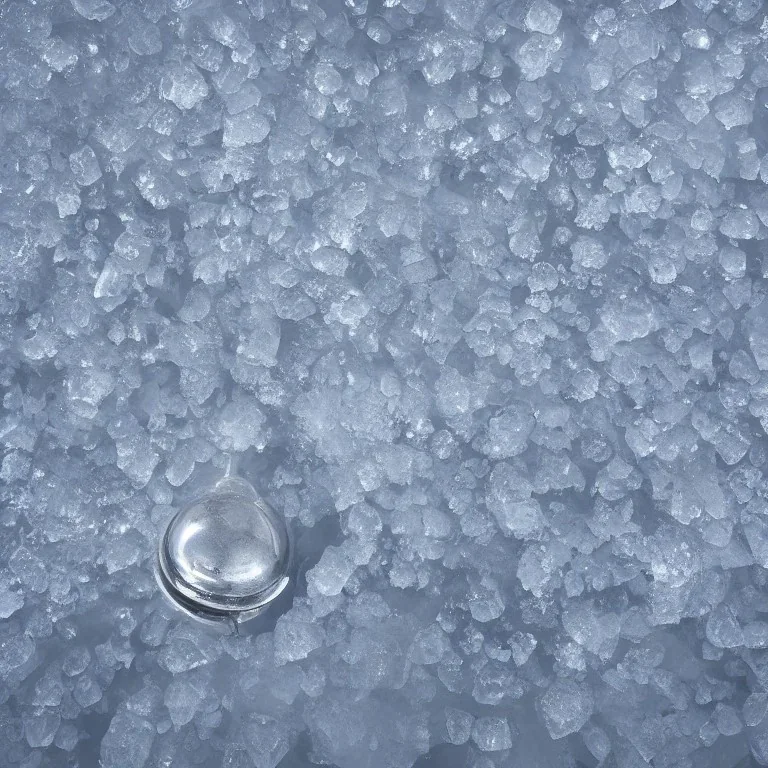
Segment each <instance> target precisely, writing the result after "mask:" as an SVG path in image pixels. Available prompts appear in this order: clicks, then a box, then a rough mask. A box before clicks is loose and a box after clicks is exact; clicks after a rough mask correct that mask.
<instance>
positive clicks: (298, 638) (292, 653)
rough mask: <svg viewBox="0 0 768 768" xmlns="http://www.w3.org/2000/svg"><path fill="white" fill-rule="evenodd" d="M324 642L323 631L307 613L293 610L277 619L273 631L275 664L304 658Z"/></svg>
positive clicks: (279, 664) (280, 664)
mask: <svg viewBox="0 0 768 768" xmlns="http://www.w3.org/2000/svg"><path fill="white" fill-rule="evenodd" d="M324 642H325V631H324V630H323V628H322V626H321V625H320V624H319V623H317V622H316V621H315V620H314V618H313V617H312V616H311V615H310V614H309V613H306V614H305V613H303V612H298V611H296V610H295V609H294V611H292V612H290V613H287V614H285V615H283V616H281V617H280V618H279V619H278V620H277V624H276V625H275V632H274V643H275V664H277V665H278V666H282V665H283V664H286V663H288V662H289V661H301V660H302V659H306V658H307V656H309V654H310V653H312V651H315V650H317V649H318V648H321V647H322V645H323V643H324Z"/></svg>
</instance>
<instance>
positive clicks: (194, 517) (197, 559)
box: [155, 475, 291, 623]
mask: <svg viewBox="0 0 768 768" xmlns="http://www.w3.org/2000/svg"><path fill="white" fill-rule="evenodd" d="M290 549H291V547H290V540H289V537H288V529H287V527H286V525H285V521H284V520H283V518H282V517H281V516H280V515H278V514H277V513H276V512H275V511H274V510H273V509H271V508H270V507H269V506H268V505H267V503H266V502H265V501H264V500H263V499H261V498H260V497H259V495H258V494H257V493H256V491H255V490H254V489H253V487H252V486H251V485H250V483H248V482H247V481H246V480H243V479H242V478H240V477H235V476H232V475H227V476H226V477H224V478H223V479H222V480H221V481H219V483H217V484H216V486H215V487H214V488H213V489H212V490H211V492H210V493H208V494H206V495H205V496H202V497H201V498H199V499H197V500H196V501H194V502H193V503H192V504H190V505H189V506H188V507H186V508H185V509H182V510H181V511H180V512H178V513H177V514H176V515H174V517H173V518H172V519H171V521H170V523H169V524H168V527H167V528H166V529H165V533H164V534H163V536H162V538H161V539H160V546H159V549H158V556H157V564H156V569H155V574H156V577H157V582H158V584H159V586H160V588H161V589H162V591H163V592H164V594H165V595H166V597H167V598H168V599H169V600H170V601H171V602H172V603H173V604H174V606H175V607H177V608H179V609H181V610H183V611H184V612H185V613H187V614H188V615H190V616H192V617H193V618H195V619H198V620H200V621H205V622H209V623H210V622H213V623H218V622H229V623H231V622H233V621H234V622H235V623H242V622H244V621H247V620H248V619H252V618H253V617H255V616H257V615H258V614H259V613H261V612H262V611H263V610H264V609H265V608H266V606H267V605H268V604H269V603H271V602H272V601H273V600H274V599H275V598H276V597H277V596H278V595H279V594H280V593H281V592H282V591H283V590H284V589H285V588H286V586H287V585H288V582H289V576H288V570H289V564H290V554H291V552H290Z"/></svg>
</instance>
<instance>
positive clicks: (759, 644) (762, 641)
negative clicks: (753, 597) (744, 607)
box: [742, 621, 768, 648]
mask: <svg viewBox="0 0 768 768" xmlns="http://www.w3.org/2000/svg"><path fill="white" fill-rule="evenodd" d="M742 631H743V633H744V645H745V646H746V647H747V648H768V623H766V622H764V621H751V622H749V624H746V625H745V626H744V628H743V630H742Z"/></svg>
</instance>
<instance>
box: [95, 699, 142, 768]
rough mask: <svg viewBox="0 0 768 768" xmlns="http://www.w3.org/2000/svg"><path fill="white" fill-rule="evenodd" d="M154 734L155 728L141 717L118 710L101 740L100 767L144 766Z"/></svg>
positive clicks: (127, 767)
mask: <svg viewBox="0 0 768 768" xmlns="http://www.w3.org/2000/svg"><path fill="white" fill-rule="evenodd" d="M154 735H155V728H154V727H153V726H152V725H150V723H149V722H148V721H147V720H145V719H144V718H143V717H139V716H138V715H135V714H133V713H131V712H122V711H120V712H118V713H117V714H116V715H115V716H114V717H113V718H112V721H111V722H110V724H109V729H108V730H107V733H106V734H105V735H104V738H103V739H102V740H101V766H102V768H144V766H145V765H146V764H147V760H148V759H149V753H150V751H151V749H152V742H153V741H154Z"/></svg>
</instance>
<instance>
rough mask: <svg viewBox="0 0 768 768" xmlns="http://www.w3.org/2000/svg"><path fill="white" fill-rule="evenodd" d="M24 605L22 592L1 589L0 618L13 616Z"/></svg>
mask: <svg viewBox="0 0 768 768" xmlns="http://www.w3.org/2000/svg"><path fill="white" fill-rule="evenodd" d="M23 605H24V596H23V595H22V594H21V592H11V591H10V590H8V589H7V588H5V587H3V588H2V589H0V619H7V618H8V617H9V616H13V614H14V613H16V611H18V610H19V608H21V607H22V606H23Z"/></svg>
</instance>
